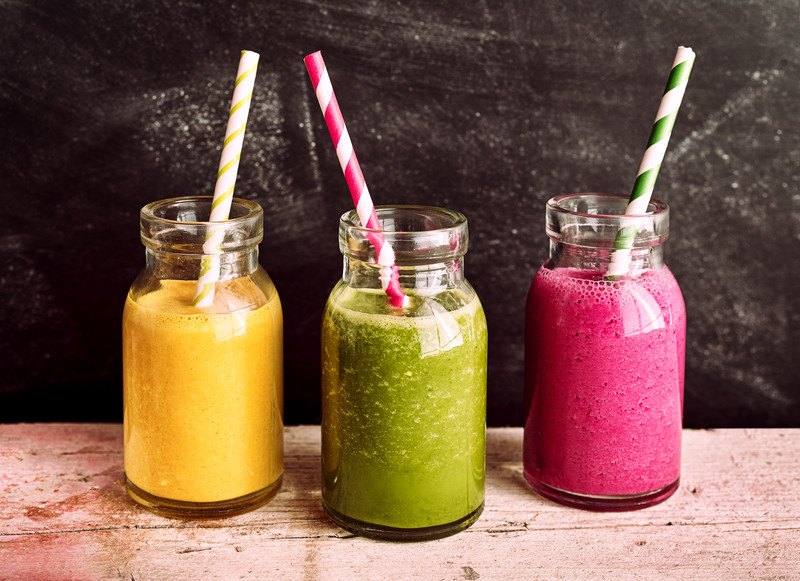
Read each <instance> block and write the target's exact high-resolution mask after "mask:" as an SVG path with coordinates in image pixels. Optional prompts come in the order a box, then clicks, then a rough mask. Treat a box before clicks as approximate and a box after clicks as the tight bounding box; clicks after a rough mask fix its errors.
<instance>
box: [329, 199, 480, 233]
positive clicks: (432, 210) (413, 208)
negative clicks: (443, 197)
mask: <svg viewBox="0 0 800 581" xmlns="http://www.w3.org/2000/svg"><path fill="white" fill-rule="evenodd" d="M392 210H401V211H408V212H420V213H429V214H438V215H439V216H440V217H442V218H450V219H452V220H453V223H452V224H450V225H448V226H442V227H439V228H428V229H420V230H381V229H377V228H367V227H366V226H362V225H361V220H360V219H359V217H358V211H357V210H348V211H347V212H345V213H344V214H342V215H341V217H340V218H339V220H340V222H341V225H342V226H343V227H344V228H347V229H352V230H354V231H357V232H363V233H365V234H366V233H375V234H387V233H390V234H391V235H393V236H398V235H399V236H403V235H421V234H428V233H431V234H437V233H441V232H447V231H448V230H455V229H458V228H462V227H463V226H464V224H466V223H467V217H466V216H464V214H462V213H461V212H458V211H456V210H450V209H449V208H442V207H440V206H426V205H422V204H395V205H381V206H375V212H376V213H378V215H379V216H380V214H381V213H384V212H388V211H392Z"/></svg>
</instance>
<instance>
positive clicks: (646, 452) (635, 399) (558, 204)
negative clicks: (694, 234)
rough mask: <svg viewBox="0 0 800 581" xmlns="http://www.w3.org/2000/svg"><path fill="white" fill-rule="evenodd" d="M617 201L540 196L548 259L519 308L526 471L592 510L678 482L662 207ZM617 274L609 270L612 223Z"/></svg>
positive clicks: (645, 500)
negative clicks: (619, 260)
mask: <svg viewBox="0 0 800 581" xmlns="http://www.w3.org/2000/svg"><path fill="white" fill-rule="evenodd" d="M626 204H627V197H626V196H613V195H607V194H570V195H564V196H557V197H555V198H552V199H551V200H549V201H548V202H547V209H546V213H547V235H548V237H549V238H550V256H549V258H548V259H547V260H546V261H545V263H544V264H543V265H542V267H541V268H540V269H539V271H538V273H537V274H536V276H535V278H534V280H533V283H532V285H531V288H530V291H529V294H528V302H527V306H526V318H525V321H526V339H525V345H526V353H525V411H526V422H525V436H524V450H523V464H524V473H525V477H526V479H527V480H528V482H529V483H530V484H531V486H533V488H534V489H535V490H536V491H537V492H538V493H540V494H541V495H543V496H545V497H547V498H549V499H551V500H554V501H556V502H559V503H562V504H566V505H570V506H575V507H579V508H585V509H590V510H601V511H611V510H632V509H638V508H644V507H646V506H650V505H653V504H656V503H658V502H661V501H663V500H665V499H666V498H668V497H669V496H670V495H671V494H672V493H673V492H674V491H675V490H676V489H677V487H678V483H679V478H680V452H681V427H682V419H683V377H684V354H685V345H686V312H685V309H684V303H683V297H682V295H681V291H680V288H679V287H678V283H677V282H676V281H675V278H674V277H673V276H672V273H671V272H670V270H669V268H668V267H667V266H666V265H665V264H664V253H663V244H664V242H665V241H666V240H667V237H668V234H669V207H668V206H667V205H666V204H665V203H663V202H660V201H658V200H652V201H651V203H650V206H649V208H648V214H645V215H641V216H624V215H623V214H624V212H625V206H626ZM622 227H626V228H631V229H633V230H635V231H636V234H635V238H634V243H633V248H632V249H631V252H630V257H629V263H628V271H627V274H625V275H620V276H613V277H609V276H606V275H605V273H606V270H607V269H608V266H609V264H610V263H611V261H612V255H613V252H612V250H613V244H614V239H615V237H616V235H617V232H618V231H619V229H620V228H622Z"/></svg>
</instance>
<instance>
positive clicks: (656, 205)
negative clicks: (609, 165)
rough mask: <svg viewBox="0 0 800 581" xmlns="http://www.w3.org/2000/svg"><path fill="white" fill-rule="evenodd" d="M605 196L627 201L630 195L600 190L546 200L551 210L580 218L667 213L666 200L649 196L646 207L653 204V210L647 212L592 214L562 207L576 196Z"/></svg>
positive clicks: (612, 217) (649, 215)
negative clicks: (606, 192) (607, 192)
mask: <svg viewBox="0 0 800 581" xmlns="http://www.w3.org/2000/svg"><path fill="white" fill-rule="evenodd" d="M590 196H591V197H594V198H605V199H612V200H623V201H625V202H627V201H628V200H629V198H630V196H627V195H625V194H605V193H600V192H578V193H573V194H560V195H558V196H553V197H552V198H550V199H549V200H547V208H548V209H549V210H551V211H553V212H559V213H563V214H569V215H571V216H580V217H582V218H595V219H598V218H605V219H612V220H615V219H620V218H623V217H624V218H627V219H630V220H633V219H636V218H653V217H654V216H659V215H663V214H668V213H669V204H667V203H666V202H664V201H662V200H659V199H658V198H650V201H649V202H648V204H647V207H648V208H649V207H650V206H653V211H651V212H647V213H645V214H624V213H623V214H592V213H588V212H579V211H577V210H572V209H570V208H566V207H564V203H565V202H567V201H571V200H574V199H576V198H588V197H590Z"/></svg>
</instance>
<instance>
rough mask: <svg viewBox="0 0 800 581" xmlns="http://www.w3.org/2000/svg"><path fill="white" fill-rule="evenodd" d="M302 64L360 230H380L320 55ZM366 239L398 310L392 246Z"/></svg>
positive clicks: (376, 235)
mask: <svg viewBox="0 0 800 581" xmlns="http://www.w3.org/2000/svg"><path fill="white" fill-rule="evenodd" d="M303 62H305V64H306V69H307V70H308V76H309V77H311V84H312V85H313V87H314V92H315V93H316V95H317V101H319V107H320V109H321V110H322V114H323V116H324V117H325V124H326V125H327V126H328V132H329V133H330V135H331V139H332V140H333V146H334V147H335V148H336V155H337V156H338V157H339V165H341V166H342V171H343V172H344V179H345V181H346V182H347V187H348V188H349V189H350V196H351V197H352V198H353V204H355V206H356V212H357V213H358V219H359V221H360V222H361V226H362V227H364V228H369V229H371V230H381V223H380V222H379V221H378V215H377V214H376V213H375V206H374V205H373V203H372V197H371V196H370V194H369V189H368V188H367V182H366V181H365V180H364V174H363V173H362V172H361V166H360V165H359V164H358V159H357V158H356V152H355V151H353V144H352V142H351V141H350V135H349V134H348V132H347V127H346V126H345V124H344V117H342V111H341V109H339V102H338V101H337V100H336V95H335V94H334V92H333V85H331V79H330V76H328V70H327V68H326V67H325V61H324V60H323V59H322V53H321V52H319V51H317V52H315V53H312V54H310V55H308V56H306V57H305V58H304V59H303ZM367 239H368V240H369V241H370V243H371V244H372V246H373V247H374V248H375V254H377V256H378V264H379V265H380V267H381V269H380V279H381V287H382V288H383V290H384V291H385V292H386V294H388V295H389V302H390V303H391V304H392V305H394V306H395V307H402V306H403V304H404V303H405V299H406V296H405V294H404V293H403V291H402V289H401V288H400V281H399V277H398V272H397V266H396V265H395V257H394V250H392V246H391V245H390V244H389V243H388V242H386V240H385V239H384V237H383V235H381V234H380V232H370V233H368V234H367Z"/></svg>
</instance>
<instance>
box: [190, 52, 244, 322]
mask: <svg viewBox="0 0 800 581" xmlns="http://www.w3.org/2000/svg"><path fill="white" fill-rule="evenodd" d="M258 58H259V56H258V53H255V52H251V51H249V50H243V51H242V56H241V58H240V59H239V70H238V72H237V73H236V84H235V85H234V86H233V98H232V99H231V110H230V113H228V126H227V128H226V129H225V141H224V142H223V144H222V155H221V156H220V159H219V170H218V171H217V183H216V186H215V187H214V199H213V200H212V202H211V216H210V217H209V222H224V221H225V220H227V219H228V215H229V214H230V211H231V202H232V201H233V189H234V188H235V187H236V176H237V174H238V172H239V159H241V157H242V145H243V143H244V131H245V128H246V127H247V115H248V114H249V113H250V101H251V100H252V97H253V86H254V85H255V81H256V69H257V68H258ZM224 237H225V229H224V228H222V227H219V226H217V227H215V226H214V224H211V225H209V228H208V233H207V235H206V241H205V243H204V244H203V254H204V256H203V259H202V263H201V267H200V277H199V278H198V279H197V291H196V292H195V296H194V300H192V304H193V305H195V306H197V307H208V306H210V305H211V304H213V303H214V291H215V289H216V285H217V282H219V277H220V259H219V256H220V254H222V241H223V239H224Z"/></svg>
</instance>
